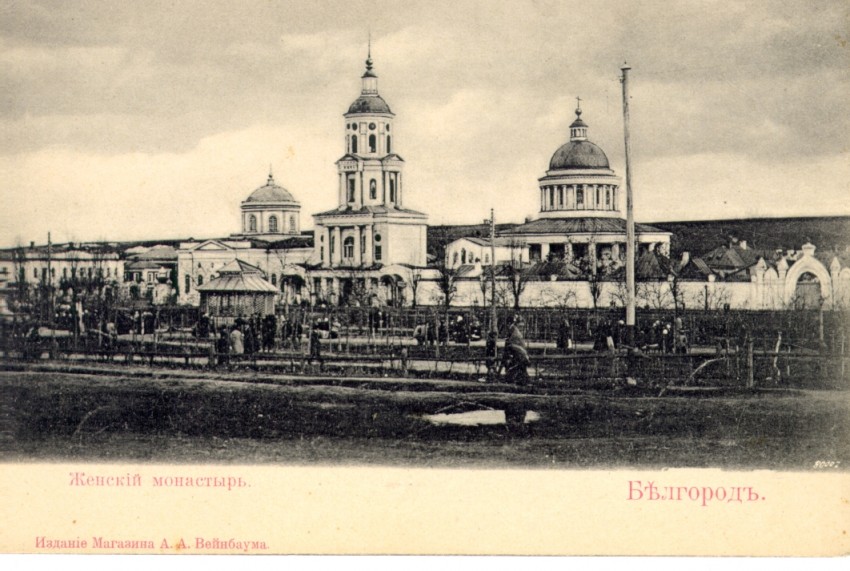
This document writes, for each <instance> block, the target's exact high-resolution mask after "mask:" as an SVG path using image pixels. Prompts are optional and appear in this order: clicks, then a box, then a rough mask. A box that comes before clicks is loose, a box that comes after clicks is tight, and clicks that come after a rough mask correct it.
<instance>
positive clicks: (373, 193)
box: [369, 178, 378, 200]
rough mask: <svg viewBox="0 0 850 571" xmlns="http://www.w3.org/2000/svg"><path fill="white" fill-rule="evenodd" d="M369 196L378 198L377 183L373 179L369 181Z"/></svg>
mask: <svg viewBox="0 0 850 571" xmlns="http://www.w3.org/2000/svg"><path fill="white" fill-rule="evenodd" d="M369 198H371V199H372V200H375V199H376V198H378V183H377V182H375V179H374V178H373V179H372V180H370V181H369Z"/></svg>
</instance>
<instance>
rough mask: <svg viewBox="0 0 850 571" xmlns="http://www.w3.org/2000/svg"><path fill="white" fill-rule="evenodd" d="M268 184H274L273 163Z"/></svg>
mask: <svg viewBox="0 0 850 571" xmlns="http://www.w3.org/2000/svg"><path fill="white" fill-rule="evenodd" d="M266 184H270V185H271V184H274V173H272V164H271V163H269V180H268V182H266Z"/></svg>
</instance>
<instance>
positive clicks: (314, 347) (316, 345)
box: [307, 323, 325, 368]
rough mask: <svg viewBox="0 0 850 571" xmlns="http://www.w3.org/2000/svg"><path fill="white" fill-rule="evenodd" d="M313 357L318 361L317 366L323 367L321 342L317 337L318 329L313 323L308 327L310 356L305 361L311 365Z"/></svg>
mask: <svg viewBox="0 0 850 571" xmlns="http://www.w3.org/2000/svg"><path fill="white" fill-rule="evenodd" d="M313 359H316V360H317V361H319V366H320V367H321V368H324V366H325V362H324V361H323V360H322V342H321V340H320V339H319V330H318V328H317V327H316V324H315V323H314V324H313V327H311V328H310V357H309V359H307V362H308V363H309V364H311V365H312V364H313Z"/></svg>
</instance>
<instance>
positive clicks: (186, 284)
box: [183, 274, 192, 293]
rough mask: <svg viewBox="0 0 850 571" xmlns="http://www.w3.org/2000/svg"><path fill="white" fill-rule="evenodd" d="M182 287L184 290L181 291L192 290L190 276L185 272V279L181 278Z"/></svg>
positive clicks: (187, 291)
mask: <svg viewBox="0 0 850 571" xmlns="http://www.w3.org/2000/svg"><path fill="white" fill-rule="evenodd" d="M183 289H184V290H185V291H184V292H183V293H189V292H190V291H192V276H190V275H189V274H186V276H185V279H184V280H183Z"/></svg>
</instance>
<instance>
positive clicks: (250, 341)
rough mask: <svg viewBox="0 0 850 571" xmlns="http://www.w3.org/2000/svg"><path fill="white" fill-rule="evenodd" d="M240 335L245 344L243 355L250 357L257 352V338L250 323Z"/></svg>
mask: <svg viewBox="0 0 850 571" xmlns="http://www.w3.org/2000/svg"><path fill="white" fill-rule="evenodd" d="M242 335H243V339H244V343H245V354H246V355H247V356H249V357H252V356H253V355H254V353H256V352H257V336H256V334H255V330H254V328H253V327H252V326H251V324H250V323H248V324H246V325H245V331H243V332H242Z"/></svg>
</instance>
